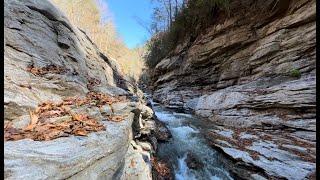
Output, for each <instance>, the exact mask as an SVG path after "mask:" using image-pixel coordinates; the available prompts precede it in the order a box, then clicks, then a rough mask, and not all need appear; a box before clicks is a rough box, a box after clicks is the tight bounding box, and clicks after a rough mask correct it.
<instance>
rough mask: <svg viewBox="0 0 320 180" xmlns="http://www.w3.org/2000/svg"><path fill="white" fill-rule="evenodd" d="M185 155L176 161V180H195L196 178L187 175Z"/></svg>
mask: <svg viewBox="0 0 320 180" xmlns="http://www.w3.org/2000/svg"><path fill="white" fill-rule="evenodd" d="M186 158H187V155H186V154H185V155H184V156H183V157H182V158H179V159H178V171H177V172H176V174H175V177H176V179H177V180H196V178H195V177H194V176H193V175H192V174H190V173H189V168H188V166H187V163H186V161H185V160H186Z"/></svg>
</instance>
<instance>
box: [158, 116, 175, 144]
mask: <svg viewBox="0 0 320 180" xmlns="http://www.w3.org/2000/svg"><path fill="white" fill-rule="evenodd" d="M155 124H156V128H155V130H154V135H155V137H156V138H157V140H158V141H159V142H167V141H169V140H170V138H171V137H172V135H171V132H170V130H169V129H168V128H167V127H166V125H165V124H164V123H163V122H161V121H159V120H155Z"/></svg>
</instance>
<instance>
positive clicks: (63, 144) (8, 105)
mask: <svg viewBox="0 0 320 180" xmlns="http://www.w3.org/2000/svg"><path fill="white" fill-rule="evenodd" d="M4 36H5V38H4V49H5V52H4V75H5V77H4V104H5V105H4V109H5V118H4V120H5V123H10V122H11V123H12V126H13V127H14V128H19V129H23V128H25V127H26V126H28V125H29V124H30V123H31V122H32V119H31V118H30V116H29V111H33V110H34V109H35V108H36V107H37V106H38V105H39V104H41V103H44V102H49V101H50V102H53V103H59V102H61V101H62V100H63V99H65V98H70V97H79V98H84V97H85V96H86V95H87V93H88V92H97V93H102V94H106V95H111V96H117V95H123V96H127V99H128V101H127V102H118V103H113V104H111V105H108V104H105V105H104V106H101V107H97V106H96V103H93V104H86V105H83V106H77V107H72V108H71V109H70V110H68V112H69V111H70V114H86V115H88V116H90V117H91V118H94V119H95V120H97V121H99V122H100V123H102V124H103V126H104V127H105V129H106V130H102V131H98V132H91V133H89V134H88V135H86V136H74V135H70V134H69V135H68V136H67V137H60V138H56V139H53V140H48V141H34V140H31V139H21V140H17V141H6V142H4V173H5V179H32V180H34V179H114V178H116V179H151V167H150V166H151V163H150V156H151V152H152V150H150V149H149V150H148V149H146V148H144V149H141V146H140V145H133V143H132V141H133V140H134V139H135V136H134V134H139V133H141V132H142V127H141V126H137V127H135V126H134V124H139V125H140V124H141V125H144V124H146V123H147V121H148V122H150V121H152V118H150V117H152V113H153V111H152V110H150V108H148V107H147V106H145V105H144V104H143V103H142V102H140V99H139V98H140V96H141V91H140V90H139V89H137V88H135V87H134V85H132V84H130V83H129V82H128V81H127V80H126V78H125V77H124V76H123V75H122V73H121V71H120V70H119V66H118V64H117V63H116V62H115V61H114V60H112V59H110V58H108V57H107V56H105V55H104V54H102V53H101V51H100V50H99V49H98V48H97V47H96V45H95V44H94V43H93V42H92V41H91V40H90V38H89V37H88V36H87V35H86V34H85V32H83V31H82V30H80V29H78V28H76V27H74V26H73V25H72V24H71V23H70V22H69V21H68V19H67V18H66V17H65V16H64V15H63V13H62V12H60V11H59V10H58V9H57V8H55V7H54V6H53V5H52V4H51V3H50V2H48V1H47V0H6V1H5V2H4ZM109 115H120V116H122V117H125V118H124V119H121V118H120V120H119V122H113V121H111V120H110V118H109V119H108V116H109ZM70 118H71V116H69V115H65V116H61V117H60V116H59V117H54V118H49V119H48V121H50V123H53V124H54V123H56V122H63V121H66V120H70ZM149 124H151V123H149ZM144 127H145V126H144ZM148 128H152V127H151V126H148ZM148 128H145V129H144V132H145V133H146V134H147V136H148V135H149V134H150V133H151V130H150V129H148ZM148 133H149V134H148ZM145 143H146V142H145ZM143 146H144V147H146V145H145V144H143ZM134 147H135V148H134ZM137 147H140V149H139V148H137ZM135 173H138V174H139V175H138V176H136V174H135Z"/></svg>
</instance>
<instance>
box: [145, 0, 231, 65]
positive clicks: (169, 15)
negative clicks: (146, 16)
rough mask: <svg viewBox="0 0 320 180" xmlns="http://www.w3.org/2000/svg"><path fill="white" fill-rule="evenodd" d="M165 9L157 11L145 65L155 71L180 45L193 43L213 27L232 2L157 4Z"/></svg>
mask: <svg viewBox="0 0 320 180" xmlns="http://www.w3.org/2000/svg"><path fill="white" fill-rule="evenodd" d="M158 1H159V2H160V4H162V5H163V6H160V7H157V8H155V9H154V17H153V23H152V25H151V31H152V33H153V34H154V36H153V38H151V40H150V41H149V42H148V44H147V48H148V54H147V56H146V57H145V60H146V65H147V66H148V67H149V68H154V67H155V66H156V65H157V64H158V63H159V62H160V60H161V59H163V58H165V57H166V56H167V55H169V54H170V52H172V51H173V50H174V49H175V48H176V47H177V45H178V44H179V43H183V42H184V41H185V40H189V41H193V40H195V38H196V37H197V36H198V35H199V34H200V33H201V32H202V31H203V30H204V29H206V28H207V27H209V26H210V25H212V24H213V23H214V22H215V20H216V16H217V13H218V12H219V10H227V9H228V5H229V0H189V1H187V0H183V1H181V2H180V1H177V0H176V1H175V5H172V4H173V3H172V2H171V0H167V1H166V0H158Z"/></svg>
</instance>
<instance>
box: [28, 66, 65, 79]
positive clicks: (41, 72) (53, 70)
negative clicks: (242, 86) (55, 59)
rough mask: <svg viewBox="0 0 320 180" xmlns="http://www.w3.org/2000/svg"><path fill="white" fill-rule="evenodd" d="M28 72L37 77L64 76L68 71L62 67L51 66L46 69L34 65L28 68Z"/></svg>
mask: <svg viewBox="0 0 320 180" xmlns="http://www.w3.org/2000/svg"><path fill="white" fill-rule="evenodd" d="M27 71H29V72H31V73H32V74H34V75H36V76H43V75H45V74H48V73H53V74H62V73H65V72H66V71H67V70H66V69H65V68H64V67H62V66H57V65H54V64H51V65H48V66H45V67H34V65H30V66H28V67H27Z"/></svg>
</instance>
